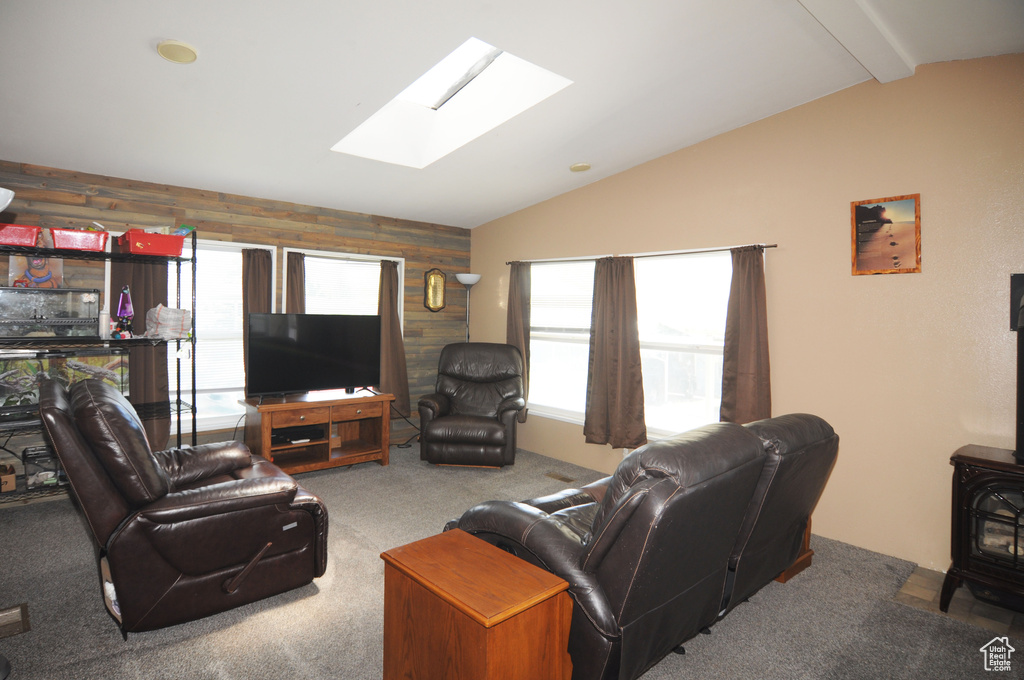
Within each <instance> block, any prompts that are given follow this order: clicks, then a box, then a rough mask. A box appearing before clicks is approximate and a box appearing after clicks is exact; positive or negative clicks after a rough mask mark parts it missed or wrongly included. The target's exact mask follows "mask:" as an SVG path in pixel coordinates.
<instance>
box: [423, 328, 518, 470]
mask: <svg viewBox="0 0 1024 680" xmlns="http://www.w3.org/2000/svg"><path fill="white" fill-rule="evenodd" d="M523 395H524V389H523V357H522V355H521V354H520V353H519V350H518V349H517V348H515V347H513V346H512V345H503V344H496V343H489V342H460V343H457V344H454V345H448V346H446V347H444V349H442V350H441V358H440V360H439V362H438V367H437V385H436V388H435V394H431V395H427V396H425V397H423V398H421V399H420V401H419V412H420V459H421V460H425V461H428V462H430V463H435V464H444V465H479V466H486V467H502V466H504V465H512V464H513V463H515V460H516V419H517V417H518V415H519V411H521V410H522V409H523V408H525V407H526V400H525V398H524V396H523Z"/></svg>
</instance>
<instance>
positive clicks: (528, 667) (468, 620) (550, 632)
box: [381, 529, 572, 680]
mask: <svg viewBox="0 0 1024 680" xmlns="http://www.w3.org/2000/svg"><path fill="white" fill-rule="evenodd" d="M381 559H383V560H384V563H385V565H384V680H499V679H500V680H569V678H570V677H571V675H572V662H571V660H570V659H569V652H568V643H569V624H570V622H571V620H572V600H571V599H570V598H569V593H568V592H566V589H567V588H568V586H569V584H567V583H566V582H565V581H564V580H562V579H561V578H559V577H557V576H555V575H554V574H551V573H549V572H547V571H544V570H543V569H540V568H539V567H535V566H533V565H532V564H530V563H528V562H525V561H524V560H521V559H519V558H518V557H515V556H513V555H511V554H509V553H507V552H505V551H504V550H501V549H500V548H496V547H495V546H493V545H491V544H490V543H487V542H486V541H483V540H481V539H478V538H476V537H474V536H471V535H469V534H467V533H466V532H464V531H462V530H460V529H453V530H451V531H447V532H445V533H443V534H438V535H436V536H431V537H429V538H425V539H423V540H420V541H416V542H414V543H409V544H408V545H404V546H401V547H398V548H393V549H392V550H388V551H386V552H384V553H383V554H381Z"/></svg>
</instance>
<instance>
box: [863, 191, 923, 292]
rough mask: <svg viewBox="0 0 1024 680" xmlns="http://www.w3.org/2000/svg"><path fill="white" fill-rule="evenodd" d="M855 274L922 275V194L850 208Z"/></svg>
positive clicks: (883, 199)
mask: <svg viewBox="0 0 1024 680" xmlns="http://www.w3.org/2000/svg"><path fill="white" fill-rule="evenodd" d="M850 213H851V220H852V231H853V235H852V237H851V238H852V247H853V273H854V275H857V274H917V273H920V272H921V194H908V195H906V196H892V197H890V198H874V199H871V200H867V201H854V202H853V203H851V204H850Z"/></svg>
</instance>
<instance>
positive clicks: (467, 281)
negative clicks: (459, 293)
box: [455, 274, 480, 342]
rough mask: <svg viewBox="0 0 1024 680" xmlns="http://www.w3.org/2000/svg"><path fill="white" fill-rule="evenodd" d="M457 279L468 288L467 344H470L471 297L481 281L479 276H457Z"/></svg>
mask: <svg viewBox="0 0 1024 680" xmlns="http://www.w3.org/2000/svg"><path fill="white" fill-rule="evenodd" d="M455 278H456V279H457V280H458V282H459V283H461V284H462V285H463V286H465V287H466V342H469V296H470V294H471V293H472V292H473V286H475V285H476V284H477V282H478V281H480V275H479V274H456V275H455Z"/></svg>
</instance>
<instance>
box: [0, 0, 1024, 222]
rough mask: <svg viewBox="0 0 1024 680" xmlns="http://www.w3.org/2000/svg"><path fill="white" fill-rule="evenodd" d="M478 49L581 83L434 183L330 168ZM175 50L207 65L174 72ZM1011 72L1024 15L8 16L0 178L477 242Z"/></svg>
mask: <svg viewBox="0 0 1024 680" xmlns="http://www.w3.org/2000/svg"><path fill="white" fill-rule="evenodd" d="M469 37H477V38H480V39H481V40H484V41H486V42H488V43H490V44H492V45H495V46H497V47H499V48H501V49H503V50H506V51H508V52H511V53H512V54H514V55H516V56H517V57H520V58H522V59H526V60H527V61H530V62H532V63H534V64H537V65H538V66H541V67H543V68H546V69H548V70H551V71H553V72H555V73H557V74H560V75H562V76H565V77H567V78H569V79H571V80H572V81H574V82H573V84H572V85H571V86H569V87H568V88H566V89H565V90H563V91H561V92H559V93H558V94H556V95H554V96H552V97H551V98H549V99H547V100H546V101H543V102H541V103H540V104H539V105H537V106H536V107H534V108H532V109H530V110H528V111H526V112H525V113H523V114H521V115H519V116H518V117H516V118H514V119H512V120H511V121H509V122H508V123H505V124H504V125H502V126H500V127H499V128H497V129H495V130H493V131H491V132H490V133H488V134H486V135H484V136H483V137H481V138H479V139H477V140H476V141H474V142H471V143H469V144H468V145H466V146H464V147H462V148H461V149H459V150H457V151H455V152H454V153H452V154H450V155H448V156H446V157H444V158H442V159H441V160H439V161H437V162H435V163H434V164H432V165H430V166H428V167H427V168H425V169H423V170H415V169H411V168H406V167H401V166H395V165H388V164H385V163H381V162H378V161H371V160H366V159H363V158H358V157H355V156H348V155H344V154H339V153H335V152H332V151H330V150H329V149H330V147H331V146H332V145H333V144H335V143H336V142H337V141H338V140H340V139H341V138H342V137H343V136H345V135H346V134H347V133H348V132H350V131H351V130H352V129H354V128H355V127H356V126H358V125H359V124H360V123H362V122H363V121H364V120H365V119H366V118H368V117H369V116H370V115H371V114H373V113H374V112H375V111H376V110H377V109H379V108H380V107H381V106H383V105H384V104H385V103H386V102H388V101H389V100H390V99H391V98H393V97H394V96H395V95H396V94H398V93H399V92H400V91H401V90H403V89H404V88H405V87H406V86H408V85H409V84H410V83H412V82H413V80H415V79H416V78H417V77H419V76H420V75H421V74H422V73H423V72H424V71H426V70H427V69H428V68H430V67H431V66H433V65H434V64H435V63H436V62H438V61H439V60H440V59H441V58H443V57H444V56H445V55H447V54H448V53H449V52H450V51H452V50H453V49H454V48H455V47H457V46H458V45H460V44H461V43H463V42H464V41H465V40H466V39H468V38H469ZM167 38H173V39H177V40H182V41H184V42H187V43H190V44H192V45H194V46H196V47H197V48H198V50H199V59H198V60H197V61H196V62H195V63H194V64H192V65H189V66H182V65H177V64H171V63H169V62H167V61H164V60H163V59H161V58H160V57H159V56H158V55H157V54H156V50H155V47H156V44H157V43H158V42H159V41H160V40H163V39H167ZM1016 52H1024V0H800V1H798V0H633V1H632V2H629V1H627V0H516V1H515V2H498V0H477V1H475V2H470V1H466V0H429V1H425V0H358V1H356V0H288V1H287V2H282V1H281V0H173V1H168V0H75V1H74V2H69V1H68V0H0V74H2V75H0V159H4V160H8V161H17V162H26V163H33V164H39V165H47V166H53V167H58V168H65V169H70V170H77V171H81V172H89V173H97V174H103V175H111V176H115V177H124V178H132V179H138V180H144V181H150V182H157V183H161V184H173V185H179V186H186V187H193V188H198V189H206V190H212V191H221V192H227V193H233V194H242V195H247V196H257V197H261V198H270V199H275V200H281V201H290V202H295V203H302V204H309V205H316V206H323V207H329V208H336V209H340V210H348V211H352V212H360V213H368V214H376V215H385V216H389V217H398V218H404V219H410V220H419V221H424V222H433V223H438V224H447V225H453V226H460V227H474V226H478V225H480V224H483V223H485V222H487V221H489V220H492V219H495V218H497V217H501V216H503V215H506V214H508V213H511V212H514V211H516V210H518V209H520V208H523V207H526V206H529V205H532V204H534V203H537V202H539V201H542V200H544V199H547V198H550V197H553V196H556V195H558V194H561V193H564V192H566V191H570V190H572V189H574V188H576V187H578V186H581V185H583V184H586V183H590V182H593V181H596V180H598V179H601V178H603V177H607V176H609V175H613V174H615V173H617V172H621V171H623V170H626V169H628V168H630V167H633V166H635V165H638V164H640V163H643V162H645V161H648V160H651V159H653V158H657V157H659V156H662V155H664V154H667V153H670V152H672V151H675V150H677V149H680V148H683V147H686V146H688V145H691V144H694V143H696V142H699V141H701V140H704V139H707V138H709V137H713V136H714V135H717V134H720V133H722V132H725V131H728V130H731V129H734V128H737V127H740V126H742V125H745V124H748V123H751V122H753V121H756V120H759V119H761V118H765V117H767V116H770V115H773V114H775V113H778V112H780V111H784V110H786V109H789V108H792V107H794V106H798V105H800V104H802V103H805V102H807V101H811V100H813V99H816V98H818V97H822V96H824V95H827V94H829V93H831V92H835V91H837V90H841V89H843V88H846V87H850V86H851V85H854V84H856V83H859V82H861V81H864V80H867V79H869V78H872V77H875V78H877V79H878V80H880V81H882V82H887V81H889V80H894V79H897V78H901V77H905V76H907V75H910V74H912V73H913V70H914V67H915V66H917V65H919V64H924V63H930V62H937V61H948V60H953V59H967V58H974V57H981V56H990V55H996V54H1006V53H1016ZM579 161H586V162H589V163H591V164H592V166H593V169H592V170H591V171H590V172H587V173H570V172H569V170H568V168H569V165H571V164H572V163H576V162H579Z"/></svg>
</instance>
